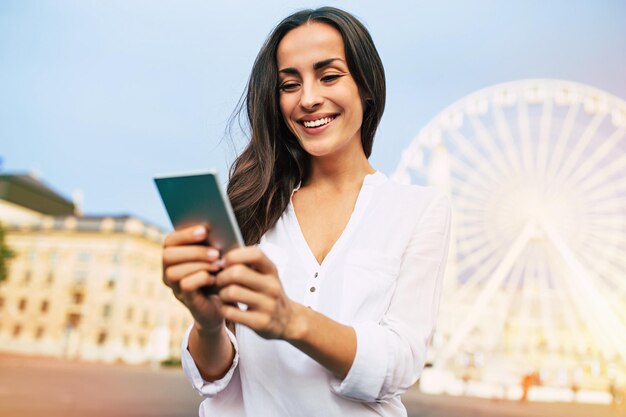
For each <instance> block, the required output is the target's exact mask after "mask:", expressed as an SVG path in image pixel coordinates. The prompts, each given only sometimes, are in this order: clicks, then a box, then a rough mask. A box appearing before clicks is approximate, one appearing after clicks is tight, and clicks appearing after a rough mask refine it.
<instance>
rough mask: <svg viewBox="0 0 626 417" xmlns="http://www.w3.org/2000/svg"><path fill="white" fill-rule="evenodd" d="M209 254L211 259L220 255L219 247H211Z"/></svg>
mask: <svg viewBox="0 0 626 417" xmlns="http://www.w3.org/2000/svg"><path fill="white" fill-rule="evenodd" d="M207 255H208V256H209V259H210V260H215V259H217V258H219V257H220V252H219V251H218V250H217V249H213V248H211V249H209V250H208V251H207Z"/></svg>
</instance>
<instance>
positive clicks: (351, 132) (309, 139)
mask: <svg viewBox="0 0 626 417" xmlns="http://www.w3.org/2000/svg"><path fill="white" fill-rule="evenodd" d="M277 64H278V70H279V77H280V79H279V88H280V109H281V112H282V115H283V118H284V120H285V123H286V124H287V126H288V127H289V129H290V130H291V131H292V132H293V134H294V135H295V136H296V138H297V139H298V142H299V143H300V145H301V146H302V148H303V149H304V150H305V151H306V152H307V153H308V154H310V155H311V156H313V157H324V156H330V155H334V156H337V155H340V154H344V153H350V152H359V151H360V152H361V153H363V146H362V144H361V124H362V122H363V103H362V100H361V97H360V95H359V88H358V86H357V84H356V82H355V81H354V79H353V78H352V75H350V72H349V69H348V64H347V62H346V55H345V48H344V44H343V39H342V37H341V34H340V33H339V32H338V31H337V30H336V29H335V28H334V27H332V26H330V25H327V24H324V23H318V22H313V23H306V24H304V25H302V26H299V27H297V28H295V29H293V30H291V31H290V32H289V33H287V34H286V35H285V37H284V38H283V39H282V40H281V41H280V43H279V45H278V51H277Z"/></svg>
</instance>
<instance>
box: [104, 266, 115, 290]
mask: <svg viewBox="0 0 626 417" xmlns="http://www.w3.org/2000/svg"><path fill="white" fill-rule="evenodd" d="M116 282H117V273H116V272H114V271H111V272H109V277H108V279H107V284H106V287H107V289H108V290H112V289H113V288H115V283H116Z"/></svg>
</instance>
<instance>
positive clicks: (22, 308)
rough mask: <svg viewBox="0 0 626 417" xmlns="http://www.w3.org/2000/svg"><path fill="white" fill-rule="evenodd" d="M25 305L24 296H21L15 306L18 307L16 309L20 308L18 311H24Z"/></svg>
mask: <svg viewBox="0 0 626 417" xmlns="http://www.w3.org/2000/svg"><path fill="white" fill-rule="evenodd" d="M26 305H27V303H26V298H22V299H21V300H20V302H19V304H18V305H17V308H18V310H20V311H24V310H26Z"/></svg>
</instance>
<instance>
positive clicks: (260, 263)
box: [224, 246, 276, 274]
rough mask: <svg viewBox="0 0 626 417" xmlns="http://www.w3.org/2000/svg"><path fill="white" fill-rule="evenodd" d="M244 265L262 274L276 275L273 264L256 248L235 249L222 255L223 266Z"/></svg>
mask: <svg viewBox="0 0 626 417" xmlns="http://www.w3.org/2000/svg"><path fill="white" fill-rule="evenodd" d="M234 264H246V265H252V266H253V267H254V269H256V270H257V271H259V272H261V273H264V274H276V267H275V266H274V263H273V262H272V261H271V260H270V259H269V258H268V257H267V256H265V254H264V253H263V251H262V250H261V248H259V247H258V246H245V247H243V248H236V249H233V250H231V251H229V252H228V253H226V255H224V265H225V266H229V265H234Z"/></svg>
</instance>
